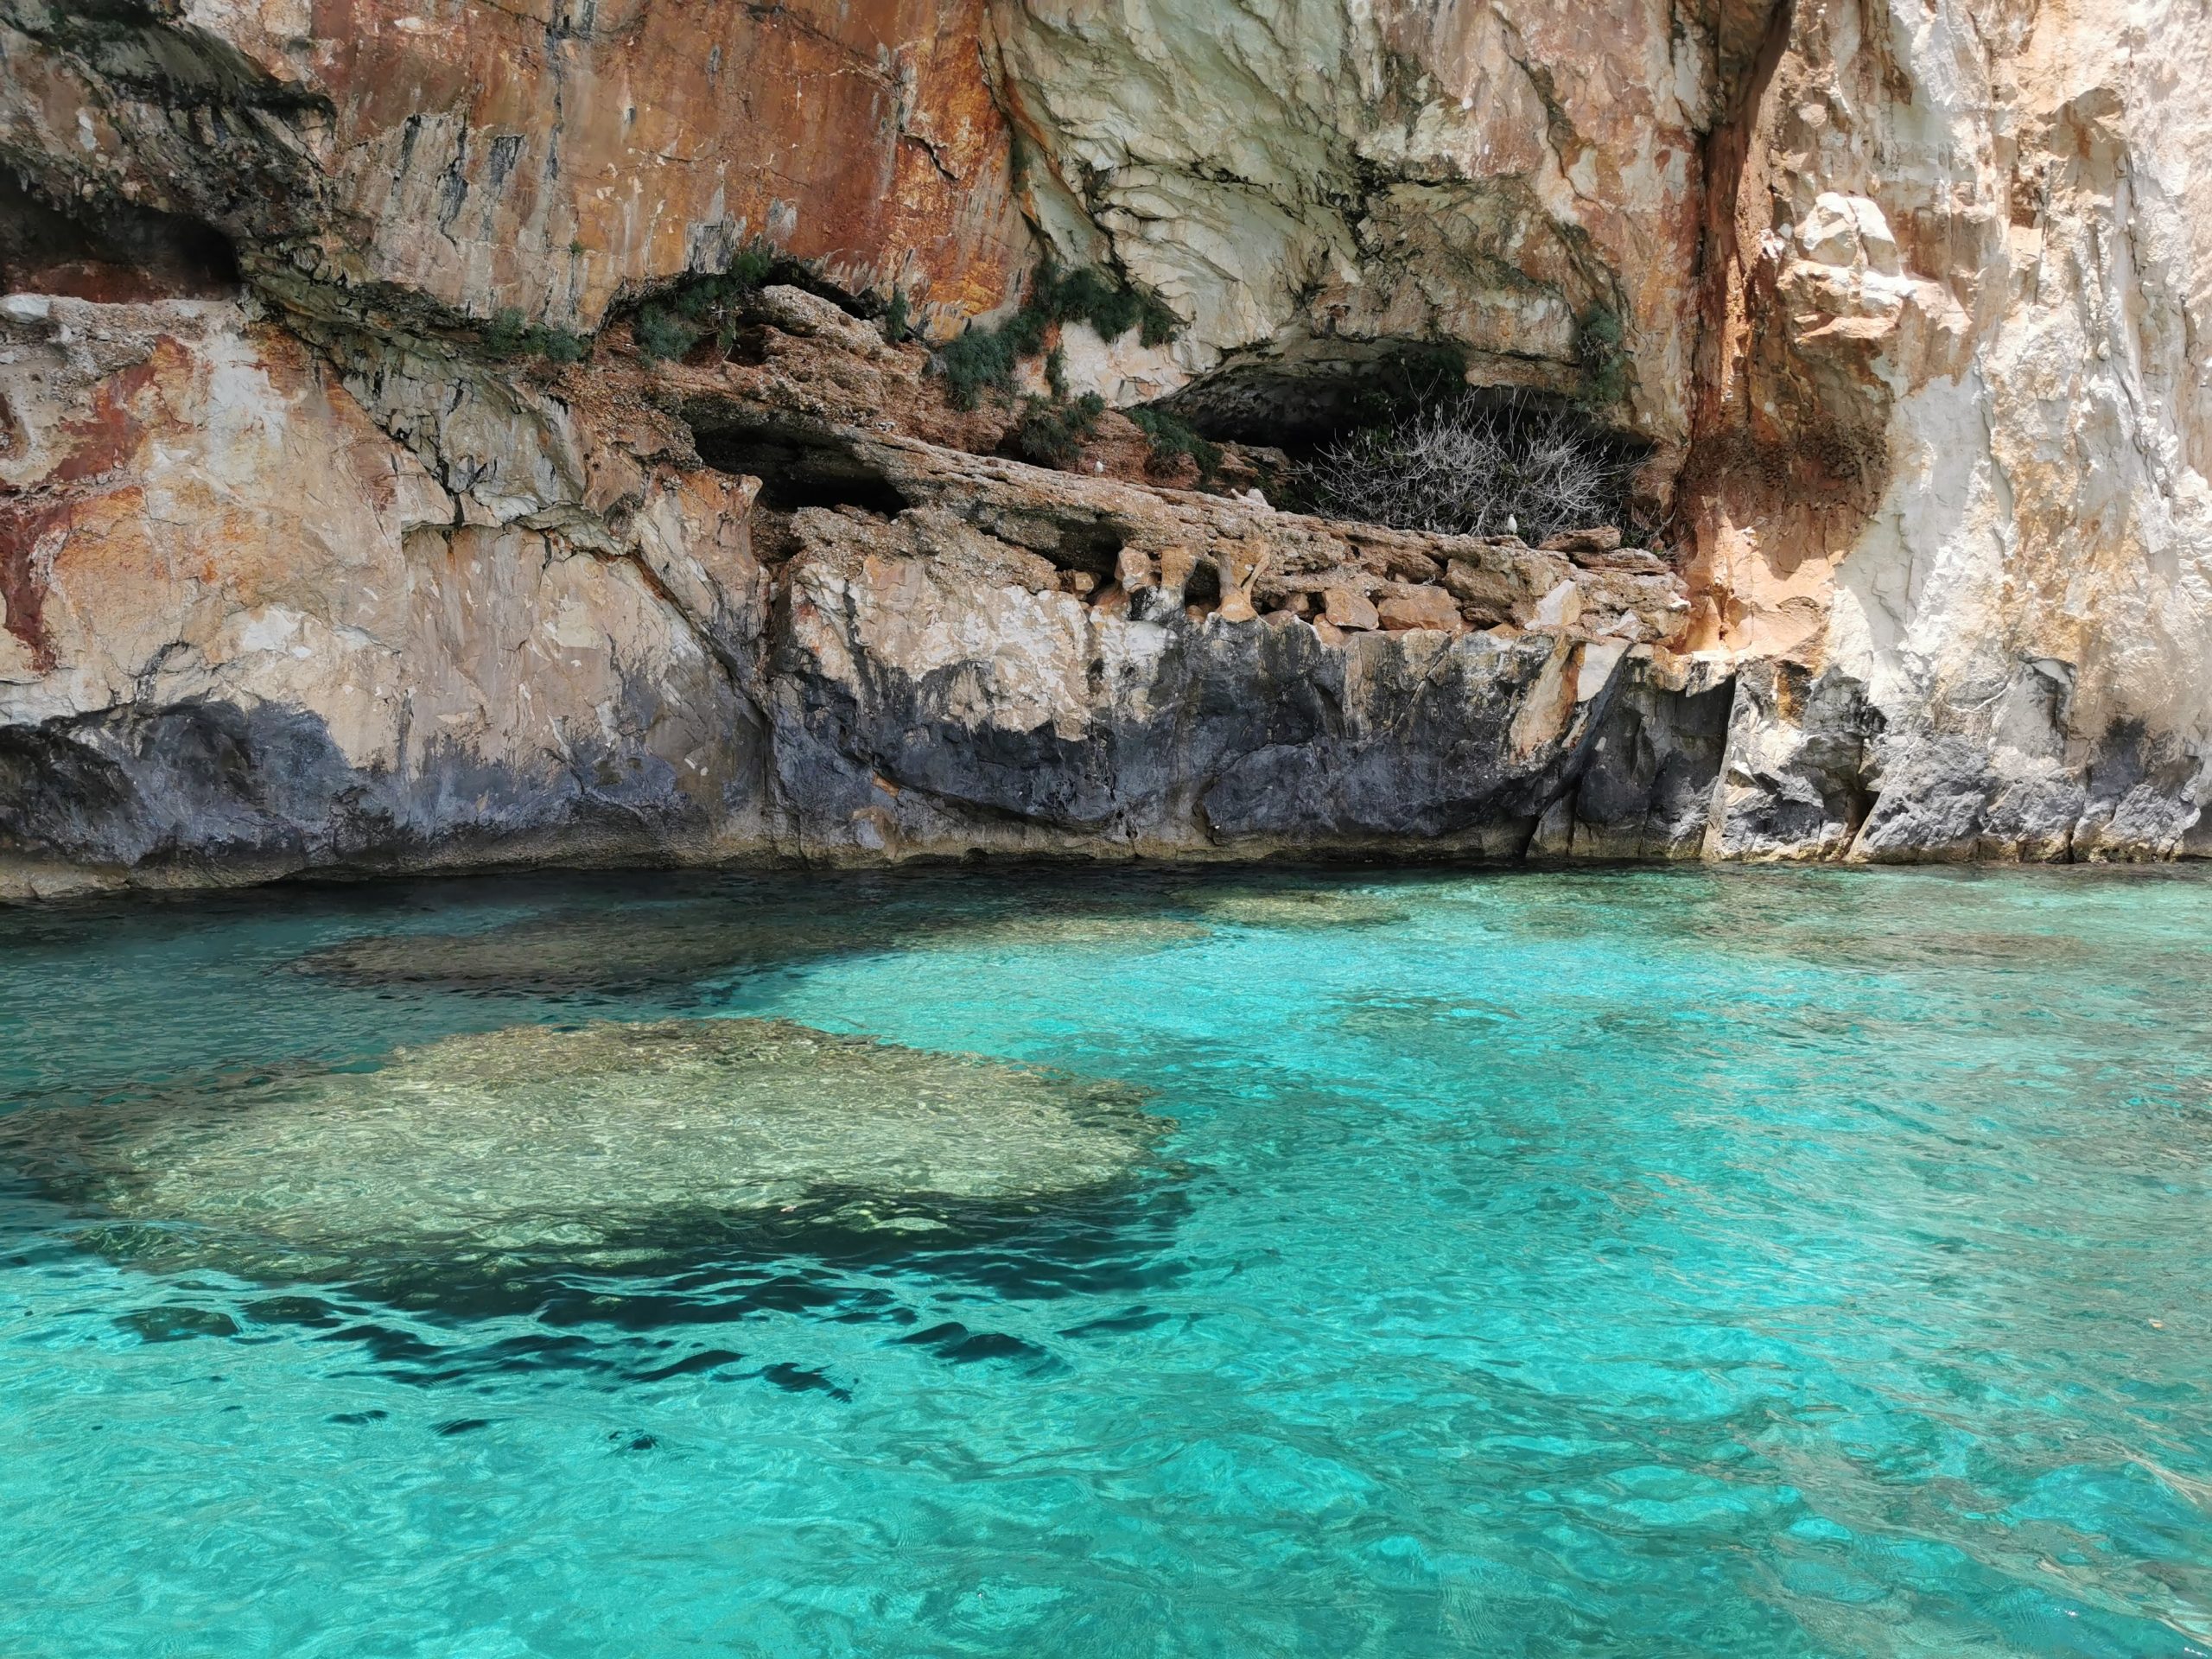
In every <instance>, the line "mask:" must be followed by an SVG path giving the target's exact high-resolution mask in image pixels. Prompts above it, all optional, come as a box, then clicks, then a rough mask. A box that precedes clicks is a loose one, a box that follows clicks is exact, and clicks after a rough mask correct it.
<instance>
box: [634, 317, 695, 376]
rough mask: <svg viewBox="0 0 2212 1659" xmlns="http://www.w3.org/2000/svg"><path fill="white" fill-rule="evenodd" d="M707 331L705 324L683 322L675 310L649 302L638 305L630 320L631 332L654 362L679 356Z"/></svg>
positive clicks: (640, 349) (639, 347) (640, 347)
mask: <svg viewBox="0 0 2212 1659" xmlns="http://www.w3.org/2000/svg"><path fill="white" fill-rule="evenodd" d="M706 334H707V331H706V330H705V329H704V328H702V327H697V326H696V325H695V324H692V323H689V322H686V321H684V320H683V318H682V317H681V316H679V315H677V313H676V312H675V311H674V310H671V309H669V308H665V307H663V306H658V305H652V304H646V305H642V306H639V308H638V315H637V317H636V318H635V320H633V321H632V323H631V324H630V335H631V338H632V339H633V340H636V341H637V342H638V349H639V351H641V352H643V353H645V355H646V356H647V357H649V358H652V359H653V360H654V361H656V362H659V361H663V360H664V359H669V358H677V357H682V356H683V354H684V353H686V352H688V351H690V349H691V348H692V347H693V346H696V345H697V344H698V343H699V342H700V340H702V339H704V338H705V337H706Z"/></svg>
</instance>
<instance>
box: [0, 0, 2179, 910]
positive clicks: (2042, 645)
mask: <svg viewBox="0 0 2212 1659" xmlns="http://www.w3.org/2000/svg"><path fill="white" fill-rule="evenodd" d="M0 161H4V162H6V163H7V167H6V168H5V169H0V171H4V173H5V174H6V175H7V177H6V179H5V181H0V278H4V286H5V288H6V289H9V290H10V293H9V295H8V296H7V297H6V298H5V299H0V399H4V402H0V623H3V624H4V631H0V892H4V893H24V892H47V891H54V890H62V889H67V888H70V887H78V886H82V885H85V884H86V883H109V882H118V881H185V882H199V881H206V880H241V879H252V878H256V877H261V876H267V875H273V874H284V873H289V872H292V871H297V870H302V869H307V868H327V867H346V868H398V867H422V866H430V865H453V864H467V863H477V862H485V861H499V860H514V859H565V860H575V861H592V860H613V859H667V858H684V859H715V858H740V857H807V858H823V859H833V860H835V859H852V860H862V859H880V858H892V857H900V856H906V855H915V854H954V853H960V852H965V851H969V850H972V849H991V850H1004V851H1008V852H1037V853H1061V852H1069V853H1083V854H1091V855H1130V854H1143V853H1149V854H1163V855H1245V854H1256V853H1266V852H1276V851H1285V850H1305V849H1313V850H1327V849H1339V850H1357V851H1363V852H1376V853H1389V854H1394V855H1421V854H1426V853H1441V852H1479V853H1484V854H1496V855H1519V854H1522V853H1523V852H1529V851H1533V852H1535V853H1537V854H1541V855H1557V856H1578V855H1587V856H1605V857H1613V856H1630V857H1643V856H1669V857H1681V856H1700V855H1702V856H1708V857H1782V858H1875V859H1885V858H1927V857H1939V858H1951V857H1974V856H1985V857H1987V856H1997V857H2027V858H2063V857H2144V856H2170V855H2176V854H2182V853H2193V852H2196V851H2198V850H2200V849H2202V847H2205V846H2208V845H2212V828H2208V829H2202V830H2200V829H2199V828H2198V825H2199V822H2200V814H2201V809H2202V804H2203V803H2204V801H2205V799H2206V798H2207V797H2208V795H2212V776H2208V772H2207V756H2208V755H2209V754H2212V676H2208V674H2207V673H2206V671H2205V670H2204V666H2203V665H2204V664H2205V663H2206V662H2207V661H2208V660H2212V484H2208V481H2207V474H2208V473H2212V357H2208V353H2212V346H2208V345H2207V343H2206V342H2207V341H2208V340H2212V277H2208V273H2212V218H2208V216H2207V215H2206V214H2205V213H2203V212H2202V211H2201V209H2200V210H2196V211H2192V207H2193V205H2194V203H2195V202H2196V197H2197V196H2199V195H2201V194H2202V191H2203V188H2204V181H2205V180H2206V179H2207V178H2208V177H2212V36H2208V33H2207V31H2206V30H2205V29H2203V27H2202V18H2201V17H2198V16H2196V15H2195V12H2194V10H2193V8H2192V7H2191V6H2190V5H2189V4H2187V3H2184V0H2154V3H2151V4H2147V5H2143V6H2138V7H2135V8H2133V9H2123V8H2120V7H2119V6H2117V5H2113V4H2105V3H2092V4H2087V5H2082V6H2076V7H2072V8H2068V9H2063V10H2052V9H2050V8H2048V7H2044V8H2037V7H2034V6H2031V5H2028V4H2025V3H2023V4H2020V5H2018V6H2007V5H2001V4H2000V5H1998V6H1995V7H1992V6H1990V5H1987V4H1980V3H1969V0H1932V3H1929V4H1925V5H1922V4H1916V5H1914V6H1911V7H1896V8H1887V7H1885V6H1882V5H1877V6H1875V7H1874V8H1872V10H1869V9H1867V8H1864V7H1862V8H1858V9H1855V10H1854V9H1839V8H1834V7H1819V6H1815V5H1812V4H1810V3H1798V4H1794V5H1792V4H1778V5H1777V4H1770V3H1762V0H1716V3H1713V4H1711V5H1707V6H1705V7H1702V8H1693V9H1688V10H1685V9H1683V8H1680V7H1676V6H1671V5H1669V6H1664V7H1662V6H1658V5H1656V3H1652V4H1647V3H1643V0H1605V3H1602V4H1599V5H1597V6H1594V7H1584V8H1567V9H1560V8H1558V7H1539V6H1535V5H1529V4H1523V3H1522V0H1502V3H1497V4H1492V5H1488V6H1484V7H1474V6H1459V5H1443V6H1435V5H1421V6H1414V5H1411V4H1400V3H1395V0H1393V3H1387V4H1381V5H1374V6H1370V5H1365V4H1362V5H1358V6H1354V5H1351V4H1350V3H1348V0H1345V3H1323V4H1319V5H1311V4H1301V5H1299V6H1290V5H1287V4H1281V3H1277V0H1236V3H1229V0H1206V3H1203V4H1197V5H1189V4H1185V5H1179V6H1164V5H1157V4H1153V3H1148V0H1112V3H1097V4H1094V3H1087V0H1086V3H1083V4H1075V3H1070V0H1049V3H1047V0H991V3H989V4H988V5H985V4H984V3H982V0H968V3H963V0H937V3H925V0H883V3H868V4H864V5H841V6H839V7H835V8H832V7H829V6H826V5H824V4H821V3H818V0H793V3H791V4H788V5H785V6H782V7H779V8H773V9H768V10H762V9H760V8H748V7H746V6H741V5H738V4H736V3H734V0H690V3H685V4H680V5H672V6H671V5H662V4H658V3H655V4H652V5H645V4H636V3H626V4H616V5H613V6H611V7H610V6H609V5H608V4H607V3H606V0H598V3H596V4H589V3H587V4H572V3H569V0H548V3H542V4H528V5H519V6H512V7H461V8H457V9H455V8H446V9H439V8H432V9H430V10H421V9H418V8H410V7H408V6H404V5H401V4H399V3H397V0H330V3H324V0H317V3H315V4H314V5H312V6H310V5H308V4H305V3H293V0H265V3H257V4H251V5H249V4H242V3H236V0H158V3H156V0H144V3H138V0H118V3H113V4H109V5H105V6H102V7H99V8H96V9H89V10H88V9H86V8H81V7H62V6H58V5H53V4H48V3H44V0H0ZM757 245H770V246H772V247H773V248H774V249H775V250H778V251H779V252H780V254H781V255H783V256H786V257H787V264H786V266H785V268H783V270H782V271H781V273H780V274H781V275H782V276H784V277H785V278H787V279H788V278H790V277H792V276H794V275H795V274H797V273H798V271H799V270H800V268H801V266H803V267H804V271H805V272H806V273H807V274H806V275H805V276H804V277H803V278H802V279H801V284H802V285H800V286H792V285H790V282H789V281H788V280H786V281H785V282H783V283H771V284H770V285H769V286H766V287H765V288H759V289H753V290H752V291H750V292H749V293H748V294H747V296H745V298H744V299H743V301H742V302H741V306H740V308H739V310H740V313H741V315H737V316H736V317H735V320H734V326H733V328H732V329H731V330H730V331H728V332H726V334H725V335H724V336H723V337H722V338H721V340H719V341H718V342H717V343H716V344H715V345H714V346H712V347H710V348H709V347H705V346H702V347H701V348H699V349H696V350H693V351H691V352H690V353H687V354H686V356H685V357H684V359H683V360H681V361H674V360H671V361H665V362H661V361H656V360H653V359H650V358H649V357H647V356H646V355H645V354H643V353H640V352H639V350H638V349H636V346H635V345H634V344H633V340H632V332H631V328H630V326H629V322H628V319H629V317H630V316H631V315H632V312H631V308H632V306H633V304H634V303H635V302H636V301H637V300H638V299H639V297H640V296H651V295H652V294H654V293H657V292H659V291H661V290H662V289H664V288H665V287H666V285H668V284H670V283H676V282H677V281H678V280H679V279H682V278H684V277H687V276H688V275H696V274H698V273H713V272H716V271H721V270H726V269H728V268H729V267H730V266H731V265H732V264H733V262H734V261H739V260H740V259H741V256H743V255H745V254H746V253H747V250H748V249H751V248H753V247H754V246H757ZM1048 255H1049V256H1050V257H1054V258H1056V259H1057V260H1058V262H1059V263H1060V264H1062V265H1063V266H1064V267H1071V266H1075V265H1081V264H1098V265H1101V266H1103V267H1106V268H1109V269H1110V270H1114V271H1115V272H1116V273H1118V274H1119V276H1120V277H1122V279H1125V280H1127V281H1128V282H1129V283H1133V284H1134V285H1135V288H1136V289H1137V290H1138V291H1139V292H1141V293H1143V294H1146V295H1148V296H1154V297H1155V299H1156V301H1157V302H1159V303H1161V304H1164V306H1165V307H1166V309H1167V310H1168V311H1170V312H1172V313H1173V315H1174V316H1175V318H1176V319H1177V320H1178V321H1179V328H1178V329H1177V330H1176V332H1175V334H1174V338H1173V339H1172V340H1167V341H1166V342H1165V343H1163V344H1155V345H1149V346H1147V345H1146V344H1144V343H1143V342H1142V340H1141V336H1140V334H1138V333H1137V332H1136V331H1135V330H1131V331H1130V332H1128V333H1127V334H1124V335H1122V337H1121V338H1119V339H1118V340H1110V341H1109V340H1104V339H1103V338H1101V337H1100V336H1099V335H1098V334H1096V332H1095V331H1093V330H1092V329H1091V328H1090V327H1088V326H1086V325H1085V324H1084V323H1082V322H1069V323H1066V324H1065V325H1064V326H1062V327H1060V329H1059V331H1058V335H1057V340H1058V345H1059V346H1060V347H1061V357H1060V359H1059V364H1060V365H1061V369H1062V372H1063V374H1064V377H1065V381H1066V383H1067V384H1068V385H1069V387H1070V390H1071V391H1072V392H1080V391H1085V390H1096V391H1099V392H1100V393H1102V394H1103V396H1104V397H1105V399H1106V401H1107V403H1108V404H1109V405H1127V404H1132V403H1135V402H1139V401H1145V400H1153V399H1165V400H1166V405H1165V406H1166V407H1167V408H1168V409H1170V410H1174V411H1176V412H1177V413H1179V415H1180V416H1183V417H1184V418H1185V419H1186V420H1188V421H1191V422H1192V423H1196V424H1198V425H1199V426H1201V427H1203V428H1205V429H1208V430H1211V431H1212V432H1214V433H1216V434H1217V435H1231V436H1236V437H1239V438H1243V439H1245V440H1247V441H1258V442H1274V441H1275V440H1276V438H1277V437H1278V436H1281V437H1285V438H1287V437H1290V436H1293V435H1295V433H1296V431H1297V430H1299V429H1301V427H1302V426H1304V427H1310V426H1311V424H1312V423H1314V422H1316V421H1321V420H1325V419H1327V418H1329V416H1330V411H1331V410H1334V409H1339V408H1340V407H1341V406H1342V405H1343V404H1344V400H1345V399H1346V398H1347V397H1352V396H1355V395H1357V391H1358V389H1359V388H1360V387H1361V386H1362V385H1363V384H1365V383H1366V380H1367V379H1368V378H1371V377H1372V376H1373V375H1374V374H1375V373H1376V372H1378V369H1377V365H1378V364H1381V363H1383V362H1385V361H1388V360H1394V359H1395V357H1396V356H1397V355H1398V354H1402V353H1405V352H1406V351H1407V350H1408V349H1409V348H1412V347H1415V346H1421V345H1423V344H1425V343H1433V342H1437V341H1445V342H1450V343H1452V344H1454V345H1456V346H1459V347H1460V348H1463V349H1464V353H1465V360H1466V362H1467V364H1468V365H1469V366H1468V373H1469V377H1470V378H1471V380H1472V381H1474V382H1475V383H1477V384H1479V385H1492V386H1512V387H1518V388H1521V389H1522V390H1523V391H1528V392H1534V393H1541V394H1548V395H1556V396H1561V397H1572V398H1573V399H1575V400H1577V401H1578V402H1579V403H1580V405H1581V406H1582V407H1583V408H1584V409H1586V410H1588V411H1590V412H1591V413H1592V416H1593V417H1594V418H1596V419H1598V420H1599V421H1600V422H1601V423H1604V424H1606V425H1609V426H1611V427H1612V428H1613V429H1616V430H1618V431H1619V432H1621V433H1623V434H1626V435H1631V436H1633V437H1634V438H1635V439H1637V441H1639V442H1642V443H1643V445H1645V446H1647V447H1648V448H1649V454H1650V461H1649V464H1648V465H1647V466H1646V467H1645V468H1644V470H1643V474H1642V477H1641V480H1640V483H1639V505H1640V509H1641V511H1642V512H1643V516H1644V519H1645V521H1646V523H1647V524H1648V525H1649V527H1651V528H1652V529H1653V530H1655V531H1656V532H1657V534H1656V538H1655V537H1643V538H1642V539H1645V540H1648V541H1650V542H1651V543H1652V546H1653V547H1654V548H1656V551H1653V550H1647V549H1644V548H1639V547H1635V546H1622V545H1620V544H1619V543H1618V542H1617V541H1616V540H1614V539H1613V538H1612V537H1610V536H1609V535H1606V534H1597V535H1591V536H1584V537H1564V538H1559V539H1558V540H1557V541H1555V543H1554V544H1553V545H1551V546H1549V547H1548V548H1547V549H1530V548H1527V547H1524V546H1522V545H1521V544H1520V543H1518V542H1516V541H1512V540H1511V539H1510V538H1506V539H1504V540H1501V541H1496V542H1487V541H1480V540H1475V539H1471V538H1457V537H1435V536H1422V535H1414V534H1411V533H1408V532H1402V531H1389V530H1383V529H1378V528H1376V527H1372V526H1365V525H1353V524H1330V523H1324V522H1322V521H1320V520H1317V519H1313V518H1306V517H1303V516H1302V515H1300V514H1297V513H1293V512H1274V511H1273V510H1271V509H1269V508H1268V507H1267V506H1266V505H1264V504H1263V503H1262V502H1261V501H1259V500H1256V499H1247V498H1246V497H1245V496H1243V495H1242V494H1239V493H1235V491H1236V490H1241V489H1243V487H1244V483H1243V481H1240V480H1247V479H1249V478H1250V477H1253V476H1257V475H1256V474H1250V472H1249V468H1247V471H1246V472H1244V473H1238V472H1237V471H1236V468H1237V467H1243V466H1245V462H1244V461H1243V459H1242V458H1241V457H1239V456H1238V455H1236V454H1232V455H1231V457H1230V463H1229V466H1228V467H1227V469H1226V470H1225V471H1224V474H1223V476H1224V478H1225V479H1228V480H1230V484H1229V485H1223V486H1217V490H1218V491H1219V492H1220V493H1202V492H1200V491H1198V490H1197V489H1195V488H1192V487H1189V486H1192V485H1195V484H1196V483H1197V482H1198V475H1197V473H1196V471H1195V468H1194V467H1193V466H1192V463H1191V462H1189V461H1181V462H1178V463H1174V464H1173V466H1171V465H1169V464H1168V463H1166V462H1165V461H1157V460H1154V459H1151V458H1148V456H1147V447H1146V444H1145V442H1144V441H1143V440H1142V439H1141V436H1140V435H1138V434H1137V432H1136V430H1135V428H1133V427H1132V426H1130V425H1129V423H1128V422H1126V421H1124V420H1122V418H1121V417H1120V416H1117V415H1113V414H1111V413H1109V414H1108V415H1106V416H1104V417H1103V422H1101V423H1099V424H1098V425H1097V426H1096V429H1095V430H1093V431H1091V432H1090V433H1089V434H1088V435H1084V436H1082V437H1081V439H1080V441H1079V442H1076V441H1074V440H1071V443H1073V446H1074V449H1075V453H1074V454H1073V455H1072V457H1071V458H1070V457H1062V458H1061V459H1060V461H1059V466H1058V468H1057V469H1056V468H1054V467H1039V466H1033V465H1027V464H1024V463H1023V462H1021V461H1017V460H1014V459H1011V458H1010V457H1011V455H1012V454H1014V453H1015V452H1016V450H1017V449H1018V448H1019V447H1020V442H1021V440H1020V432H1019V430H1018V429H1017V423H1018V419H1019V417H1020V405H1019V404H1013V403H1007V402H1003V401H995V400H993V399H986V400H985V401H984V403H983V404H982V407H980V408H976V409H974V410H962V409H960V408H958V407H957V406H955V404H954V402H953V401H952V400H950V399H949V398H948V397H947V395H946V387H945V383H944V381H943V380H942V379H941V378H938V377H937V376H935V375H933V374H932V372H931V369H930V358H929V353H928V352H927V351H926V350H925V348H924V347H922V346H918V345H914V344H911V343H899V341H898V340H896V339H895V338H894V336H895V335H896V334H897V332H898V331H897V330H896V329H887V327H884V326H881V325H880V323H879V321H871V319H874V318H880V316H881V315H882V314H883V311H884V308H885V307H886V306H887V305H891V304H892V303H893V299H894V296H895V298H896V302H897V304H896V308H895V310H894V313H893V315H894V318H895V317H896V316H897V315H906V316H910V317H912V318H913V319H914V320H915V321H918V322H920V323H922V324H925V326H927V327H930V328H931V329H932V330H933V331H934V332H935V334H936V335H937V336H938V338H942V337H944V335H945V334H947V333H948V332H950V330H951V329H953V328H955V327H957V325H958V323H959V321H960V320H961V319H963V317H967V316H970V315H980V314H1002V311H1003V308H1005V307H1006V306H1007V305H1008V304H1009V303H1010V302H1012V301H1013V300H1014V298H1015V297H1016V296H1017V295H1018V293H1019V290H1020V284H1021V283H1022V281H1023V277H1024V273H1025V272H1026V271H1027V270H1029V269H1030V267H1031V266H1032V265H1033V264H1034V263H1035V262H1036V261H1037V260H1039V259H1040V258H1042V257H1047V256H1048ZM789 262H797V263H789ZM501 313H512V320H510V319H508V318H505V317H501V316H500V315H499V314H501ZM495 319H497V320H498V324H499V326H498V327H496V328H487V327H486V325H487V324H489V323H492V322H493V321H494V320H495ZM533 326H534V327H536V329H537V332H536V333H535V334H531V333H528V332H526V331H527V330H528V329H529V328H530V327H533ZM502 330H504V331H505V332H504V337H502V334H501V331H502ZM518 341H519V342H520V343H519V344H518V343H517V342H518ZM563 341H567V342H569V344H568V345H567V346H566V348H565V349H556V347H560V346H562V343H563ZM1036 390H1038V391H1039V392H1041V391H1043V390H1044V388H1043V385H1042V383H1041V381H1040V382H1039V384H1038V385H1037V387H1036ZM1263 453H1264V452H1255V454H1263ZM1177 467H1179V468H1180V470H1176V468H1177ZM1262 470H1264V469H1262ZM1230 485H1233V486H1235V489H1231V488H1230ZM1179 486H1180V487H1179Z"/></svg>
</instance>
